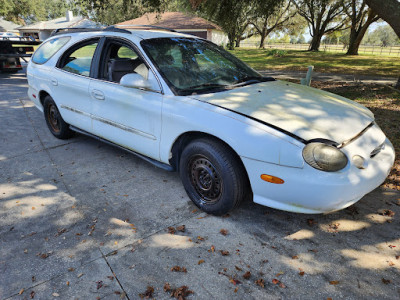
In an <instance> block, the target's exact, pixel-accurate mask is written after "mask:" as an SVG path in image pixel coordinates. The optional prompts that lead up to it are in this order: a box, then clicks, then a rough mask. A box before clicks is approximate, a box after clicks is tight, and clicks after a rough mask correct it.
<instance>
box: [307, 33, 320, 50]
mask: <svg viewBox="0 0 400 300" xmlns="http://www.w3.org/2000/svg"><path fill="white" fill-rule="evenodd" d="M321 39H322V35H321V34H314V36H313V38H312V40H311V44H310V47H309V48H308V51H319V46H321Z"/></svg>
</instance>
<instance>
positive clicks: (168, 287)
mask: <svg viewBox="0 0 400 300" xmlns="http://www.w3.org/2000/svg"><path fill="white" fill-rule="evenodd" d="M170 290H171V286H170V285H169V283H168V282H166V283H165V284H164V292H169V291H170Z"/></svg>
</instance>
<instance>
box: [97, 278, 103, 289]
mask: <svg viewBox="0 0 400 300" xmlns="http://www.w3.org/2000/svg"><path fill="white" fill-rule="evenodd" d="M96 283H97V286H96V287H97V289H100V288H101V287H102V286H103V281H101V280H99V281H96Z"/></svg>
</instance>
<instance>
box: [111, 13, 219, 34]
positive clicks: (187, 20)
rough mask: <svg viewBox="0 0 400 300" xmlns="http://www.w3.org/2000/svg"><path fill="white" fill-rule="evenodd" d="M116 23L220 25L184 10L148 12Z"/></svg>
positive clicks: (182, 26)
mask: <svg viewBox="0 0 400 300" xmlns="http://www.w3.org/2000/svg"><path fill="white" fill-rule="evenodd" d="M116 25H157V26H161V27H166V28H171V29H217V30H222V29H221V28H220V27H219V26H218V25H216V24H214V23H212V22H210V21H207V20H206V19H203V18H200V17H197V16H193V15H189V14H185V13H182V12H165V13H161V14H160V13H147V14H144V15H143V16H141V17H140V18H136V19H132V20H128V21H125V22H121V23H118V24H116Z"/></svg>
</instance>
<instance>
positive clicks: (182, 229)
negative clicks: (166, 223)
mask: <svg viewBox="0 0 400 300" xmlns="http://www.w3.org/2000/svg"><path fill="white" fill-rule="evenodd" d="M185 228H186V226H185V225H181V226H178V227H176V230H178V231H180V232H185Z"/></svg>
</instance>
